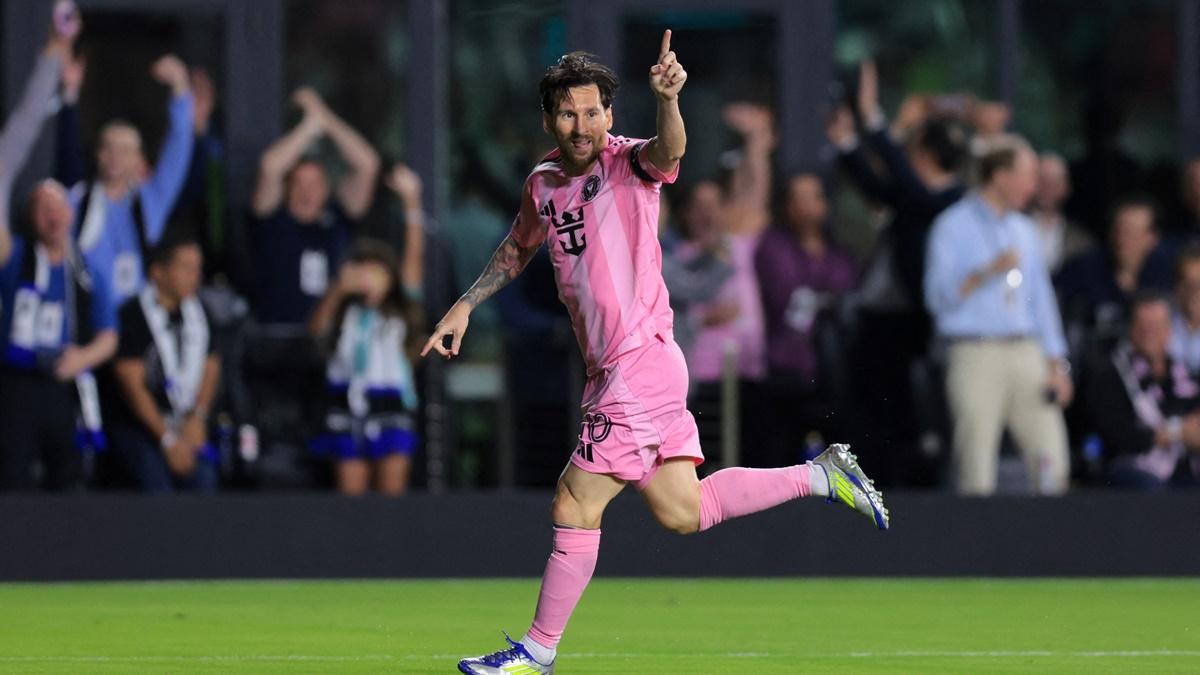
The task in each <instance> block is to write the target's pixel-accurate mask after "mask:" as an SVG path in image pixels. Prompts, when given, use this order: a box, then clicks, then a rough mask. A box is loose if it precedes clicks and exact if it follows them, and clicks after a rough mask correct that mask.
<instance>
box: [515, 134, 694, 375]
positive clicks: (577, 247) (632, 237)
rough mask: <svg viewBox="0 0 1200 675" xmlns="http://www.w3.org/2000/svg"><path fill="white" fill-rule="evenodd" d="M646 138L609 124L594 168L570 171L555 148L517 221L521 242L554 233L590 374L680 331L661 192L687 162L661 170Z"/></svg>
mask: <svg viewBox="0 0 1200 675" xmlns="http://www.w3.org/2000/svg"><path fill="white" fill-rule="evenodd" d="M646 143H647V141H645V140H639V139H632V138H625V137H623V136H613V135H611V134H610V135H608V145H607V146H606V147H605V148H604V150H602V151H601V152H600V158H599V160H597V161H596V163H595V165H594V166H593V167H592V169H591V171H590V172H589V173H587V174H585V175H582V176H575V177H572V176H568V175H566V174H565V173H564V172H563V167H562V163H561V161H560V160H559V152H558V151H557V150H555V151H554V152H551V153H550V154H549V155H546V157H545V159H543V160H542V162H541V163H540V164H538V165H537V167H535V168H534V170H533V172H532V173H530V174H529V178H528V179H526V181H525V190H524V192H523V193H522V195H521V212H520V213H519V214H518V215H517V218H516V221H515V222H514V223H513V228H512V238H513V239H514V240H515V241H516V242H517V243H518V244H520V245H521V246H524V247H528V246H536V245H538V244H541V243H542V242H543V241H546V240H547V239H548V240H549V241H548V242H547V243H548V246H549V248H550V259H551V261H553V263H554V274H555V277H556V281H557V282H558V297H559V299H560V300H562V302H563V304H564V305H566V306H567V311H568V312H570V314H571V323H572V325H573V327H574V329H575V338H576V340H578V341H579V348H580V350H581V351H582V352H583V357H584V361H585V362H586V363H587V367H588V375H589V376H592V375H595V374H596V373H597V372H599V370H600V369H602V368H605V367H607V366H609V365H611V364H612V363H614V362H615V361H616V359H617V358H618V357H620V356H621V355H622V354H625V353H627V352H630V351H632V350H634V349H636V348H638V347H639V346H642V345H644V344H646V343H647V342H648V341H650V340H653V339H654V336H655V335H660V336H663V337H664V338H665V339H673V333H672V326H673V315H672V313H671V308H670V306H669V304H668V301H667V288H666V285H665V284H664V283H663V278H662V248H661V247H660V246H659V243H658V198H659V188H660V187H661V185H662V183H664V182H665V183H673V182H674V181H675V177H676V175H678V173H679V167H678V166H676V168H675V171H673V172H671V174H670V175H667V174H664V173H663V172H661V171H659V170H658V168H657V167H655V166H654V164H653V163H652V162H650V161H649V160H648V159H645V158H643V157H642V154H643V149H644V148H645V146H646Z"/></svg>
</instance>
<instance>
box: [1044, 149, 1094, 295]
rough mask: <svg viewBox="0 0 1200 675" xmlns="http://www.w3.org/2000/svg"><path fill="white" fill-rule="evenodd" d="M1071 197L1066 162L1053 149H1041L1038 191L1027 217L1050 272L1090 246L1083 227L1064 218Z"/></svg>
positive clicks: (1058, 268) (1056, 269) (1054, 271)
mask: <svg viewBox="0 0 1200 675" xmlns="http://www.w3.org/2000/svg"><path fill="white" fill-rule="evenodd" d="M1070 196H1071V176H1070V174H1069V172H1068V170H1067V163H1066V162H1065V161H1063V158H1062V157H1061V156H1060V155H1058V154H1055V153H1053V152H1043V153H1042V154H1041V156H1040V157H1039V158H1038V183H1037V191H1036V192H1034V193H1033V207H1032V208H1031V209H1030V211H1029V217H1030V218H1031V219H1032V220H1033V224H1034V225H1037V226H1038V235H1039V236H1040V238H1041V241H1042V260H1043V262H1045V263H1046V268H1047V269H1048V270H1049V271H1050V274H1052V275H1053V274H1057V273H1058V271H1059V270H1060V269H1062V264H1063V263H1064V262H1065V261H1067V260H1070V259H1071V258H1074V257H1075V256H1077V255H1079V254H1080V253H1083V252H1084V251H1085V250H1087V249H1088V248H1090V247H1091V245H1092V238H1091V236H1089V235H1088V233H1087V232H1086V231H1084V229H1083V228H1081V227H1079V226H1078V225H1076V224H1075V223H1072V222H1070V221H1069V220H1067V217H1066V215H1065V214H1064V213H1063V204H1065V203H1066V201H1067V197H1070Z"/></svg>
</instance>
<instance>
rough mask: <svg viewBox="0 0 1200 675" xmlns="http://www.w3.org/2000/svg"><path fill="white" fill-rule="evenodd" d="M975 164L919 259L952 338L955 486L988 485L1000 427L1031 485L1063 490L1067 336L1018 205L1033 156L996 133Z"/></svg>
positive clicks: (930, 298) (975, 490)
mask: <svg viewBox="0 0 1200 675" xmlns="http://www.w3.org/2000/svg"><path fill="white" fill-rule="evenodd" d="M978 174H979V181H980V183H979V188H978V191H976V192H973V193H971V194H970V195H968V196H967V197H965V198H964V199H963V200H962V201H960V202H958V203H957V204H955V205H954V206H952V207H950V208H949V209H947V210H946V211H945V212H944V213H942V215H940V216H938V219H937V221H935V222H934V225H933V230H932V232H931V233H930V235H929V253H928V258H927V263H926V268H925V298H926V303H927V304H928V306H929V309H930V311H931V312H932V313H933V315H934V317H935V319H936V321H937V328H938V333H939V334H940V335H941V337H942V338H943V339H944V340H945V341H946V342H948V344H949V347H948V352H947V365H946V396H947V399H948V401H949V405H950V414H951V423H952V426H953V453H954V467H953V475H954V487H955V490H956V491H957V492H958V493H960V494H964V495H978V496H986V495H991V494H992V493H993V492H994V491H995V489H996V480H997V472H996V467H997V458H998V455H999V452H1000V436H1001V433H1002V432H1003V430H1004V429H1005V428H1006V427H1007V428H1008V430H1009V431H1011V432H1012V434H1013V436H1014V438H1015V440H1016V442H1017V446H1018V447H1019V449H1020V450H1021V453H1022V455H1023V457H1024V459H1025V468H1026V473H1027V478H1028V479H1029V483H1030V487H1031V489H1032V491H1033V492H1034V493H1036V494H1061V493H1062V492H1064V491H1066V489H1067V476H1068V466H1067V464H1068V455H1067V430H1066V424H1065V422H1064V420H1063V415H1062V410H1061V408H1060V406H1062V407H1065V406H1066V405H1068V404H1069V403H1070V400H1071V397H1072V394H1073V389H1072V384H1071V380H1070V377H1069V375H1068V373H1069V368H1068V366H1067V362H1066V354H1067V344H1066V340H1065V339H1064V337H1063V331H1062V320H1061V318H1060V317H1059V313H1058V304H1057V302H1056V301H1055V297H1054V291H1053V289H1052V287H1051V285H1050V275H1049V273H1047V272H1046V266H1045V264H1044V263H1043V262H1042V259H1041V244H1040V242H1039V240H1038V234H1037V229H1036V226H1035V225H1034V224H1033V223H1032V222H1030V220H1029V218H1027V217H1026V216H1025V215H1024V214H1023V213H1021V210H1022V209H1024V208H1025V206H1026V205H1027V204H1028V203H1029V199H1030V198H1031V197H1032V196H1033V191H1034V189H1035V188H1036V181H1037V156H1036V155H1035V154H1034V153H1033V150H1032V148H1030V147H1029V145H1028V143H1026V142H1025V141H1024V140H1023V139H1020V138H1019V137H1016V136H1000V137H997V138H995V139H993V140H992V142H991V143H990V146H989V147H988V148H987V149H986V151H985V152H984V154H983V155H982V156H981V157H980V159H979V171H978Z"/></svg>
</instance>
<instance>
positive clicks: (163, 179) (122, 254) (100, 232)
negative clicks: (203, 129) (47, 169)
mask: <svg viewBox="0 0 1200 675" xmlns="http://www.w3.org/2000/svg"><path fill="white" fill-rule="evenodd" d="M150 72H151V74H152V75H153V76H154V78H155V79H156V80H158V81H159V82H161V83H163V84H165V85H167V86H168V87H170V88H171V99H170V103H169V104H168V107H167V111H168V114H169V117H170V126H169V128H168V130H167V137H166V139H165V141H164V142H163V146H162V151H161V152H160V153H159V157H158V163H157V164H156V165H155V166H154V170H153V172H151V173H149V175H147V171H146V167H147V163H146V157H145V155H144V154H143V149H142V138H141V135H140V134H139V133H138V130H137V129H136V128H135V127H134V126H133V125H131V124H129V123H128V122H125V121H123V120H113V121H111V122H109V123H107V124H105V125H104V127H103V128H102V129H101V130H100V145H99V148H98V149H97V152H96V169H97V170H96V177H95V179H94V180H93V181H90V182H85V181H84V180H83V179H84V176H83V151H82V143H81V141H80V138H79V111H78V107H77V106H76V105H75V104H74V102H75V101H77V100H78V96H79V86H80V85H81V84H82V79H83V77H82V68H81V65H80V64H78V63H72V64H70V66H69V67H66V68H64V81H63V85H64V86H63V90H64V91H63V100H64V104H65V105H64V106H63V107H62V109H61V110H60V111H59V122H58V127H59V128H58V133H59V138H58V145H59V147H58V151H59V158H58V174H59V176H58V177H59V180H61V181H62V182H63V184H65V185H68V186H71V193H70V194H71V201H72V205H73V206H74V207H75V211H76V214H77V220H78V222H77V225H76V236H77V238H78V242H79V250H80V251H81V252H82V253H83V256H84V258H85V259H86V260H87V262H88V264H89V265H91V266H93V267H94V268H95V269H96V272H97V274H98V275H100V276H101V277H103V278H104V280H105V282H106V283H107V284H108V286H109V287H110V288H111V289H112V291H113V298H112V301H113V303H114V305H115V306H119V305H120V304H121V303H122V302H124V301H125V300H126V299H128V298H130V297H132V296H133V295H134V294H136V293H137V292H138V291H139V290H140V289H141V287H142V285H143V283H145V275H144V259H145V256H146V251H148V250H149V248H150V247H151V246H153V245H154V244H155V243H156V242H157V241H158V240H159V239H160V238H161V237H162V234H163V230H165V229H166V225H167V219H168V216H169V215H170V214H171V210H172V208H173V207H174V204H175V200H176V198H177V197H178V196H179V191H180V189H181V188H182V187H183V183H184V179H185V178H186V177H187V173H188V167H189V165H190V163H191V158H192V114H193V110H192V95H191V91H190V82H189V78H188V71H187V67H186V66H184V64H183V62H182V61H180V60H179V59H178V58H176V57H175V56H171V55H168V56H163V57H162V58H160V59H158V60H157V61H155V62H154V65H153V66H152V67H151V69H150Z"/></svg>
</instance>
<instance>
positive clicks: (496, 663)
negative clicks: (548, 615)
mask: <svg viewBox="0 0 1200 675" xmlns="http://www.w3.org/2000/svg"><path fill="white" fill-rule="evenodd" d="M504 639H505V640H508V644H509V648H508V649H503V650H501V651H498V652H495V653H492V654H487V655H485V656H476V657H473V658H469V659H463V660H462V661H459V662H458V670H459V672H462V673H467V675H553V674H554V664H553V663H551V664H550V665H543V664H541V663H538V662H537V661H535V660H534V659H533V657H532V656H530V655H529V652H528V651H526V650H525V645H523V644H521V643H520V642H514V641H513V639H512V638H510V637H508V635H507V634H505V636H504Z"/></svg>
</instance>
